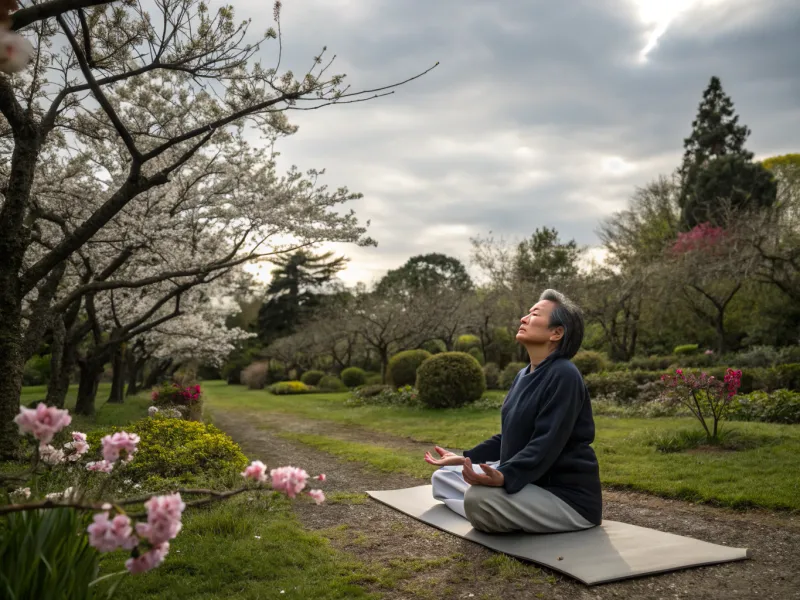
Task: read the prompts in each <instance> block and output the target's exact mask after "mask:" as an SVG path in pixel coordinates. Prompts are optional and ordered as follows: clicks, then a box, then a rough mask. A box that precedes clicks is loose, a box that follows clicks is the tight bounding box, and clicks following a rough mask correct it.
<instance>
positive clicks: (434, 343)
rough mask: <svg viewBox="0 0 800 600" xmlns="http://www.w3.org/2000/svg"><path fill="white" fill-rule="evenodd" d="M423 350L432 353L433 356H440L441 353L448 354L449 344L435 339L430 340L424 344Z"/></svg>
mask: <svg viewBox="0 0 800 600" xmlns="http://www.w3.org/2000/svg"><path fill="white" fill-rule="evenodd" d="M421 348H422V349H423V350H426V351H428V352H430V353H431V354H439V353H440V352H447V344H445V343H444V341H443V340H439V339H434V340H428V341H427V342H425V343H424V344H422V346H421Z"/></svg>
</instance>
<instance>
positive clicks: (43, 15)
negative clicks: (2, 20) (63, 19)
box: [11, 0, 113, 31]
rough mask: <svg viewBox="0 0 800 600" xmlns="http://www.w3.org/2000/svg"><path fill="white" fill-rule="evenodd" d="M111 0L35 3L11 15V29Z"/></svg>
mask: <svg viewBox="0 0 800 600" xmlns="http://www.w3.org/2000/svg"><path fill="white" fill-rule="evenodd" d="M111 2H113V0H51V1H50V2H43V3H42V4H34V5H33V6H29V7H28V8H23V9H21V10H18V11H17V12H15V13H14V14H12V15H11V30H12V31H17V30H19V29H22V28H23V27H27V26H28V25H30V24H31V23H35V22H36V21H43V20H45V19H50V18H52V17H58V16H59V15H62V14H63V13H65V12H69V11H71V10H78V9H81V8H88V7H90V6H99V5H101V4H110V3H111Z"/></svg>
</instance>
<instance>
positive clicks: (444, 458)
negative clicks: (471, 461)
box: [425, 446, 466, 467]
mask: <svg viewBox="0 0 800 600" xmlns="http://www.w3.org/2000/svg"><path fill="white" fill-rule="evenodd" d="M434 450H436V452H437V454H438V455H439V457H440V458H434V457H433V454H431V453H430V452H426V453H425V462H426V463H428V464H430V465H436V466H437V467H447V466H450V465H463V464H464V461H465V460H466V459H465V458H464V457H463V456H459V455H458V454H454V453H453V452H448V451H447V450H445V449H444V448H440V447H439V446H434Z"/></svg>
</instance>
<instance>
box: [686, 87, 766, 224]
mask: <svg viewBox="0 0 800 600" xmlns="http://www.w3.org/2000/svg"><path fill="white" fill-rule="evenodd" d="M749 135H750V129H748V127H747V126H746V125H740V124H739V116H738V115H737V114H736V113H735V112H734V107H733V101H732V100H731V99H730V97H729V96H728V95H727V94H725V92H724V91H723V89H722V84H721V83H720V80H719V78H718V77H712V78H711V82H710V83H709V85H708V87H707V88H706V90H705V92H704V93H703V100H702V102H700V107H699V109H698V112H697V118H696V119H695V120H694V121H693V122H692V134H691V135H690V136H689V137H688V138H686V139H685V140H684V143H683V146H684V154H683V164H682V165H681V168H680V171H679V173H680V177H681V194H680V199H679V202H680V206H681V209H682V218H683V222H684V225H685V226H686V227H687V228H689V229H691V228H692V227H695V226H696V225H698V224H700V223H704V222H706V221H710V222H711V223H712V224H714V225H718V226H721V225H724V222H725V219H726V216H727V214H728V212H729V211H735V210H741V209H747V208H755V207H763V206H771V205H772V204H773V203H774V202H775V193H776V186H775V183H774V181H773V178H772V176H771V174H770V173H769V171H767V170H766V169H765V168H764V167H763V166H762V165H761V164H760V163H754V162H753V153H752V152H749V151H748V150H746V149H745V147H744V143H745V141H746V140H747V137H748V136H749Z"/></svg>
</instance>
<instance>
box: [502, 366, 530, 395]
mask: <svg viewBox="0 0 800 600" xmlns="http://www.w3.org/2000/svg"><path fill="white" fill-rule="evenodd" d="M524 366H525V363H521V362H512V363H508V364H507V365H506V368H505V369H503V372H502V373H500V389H503V390H510V389H511V384H512V383H514V378H515V377H516V376H517V373H519V371H520V369H522V367H524Z"/></svg>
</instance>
